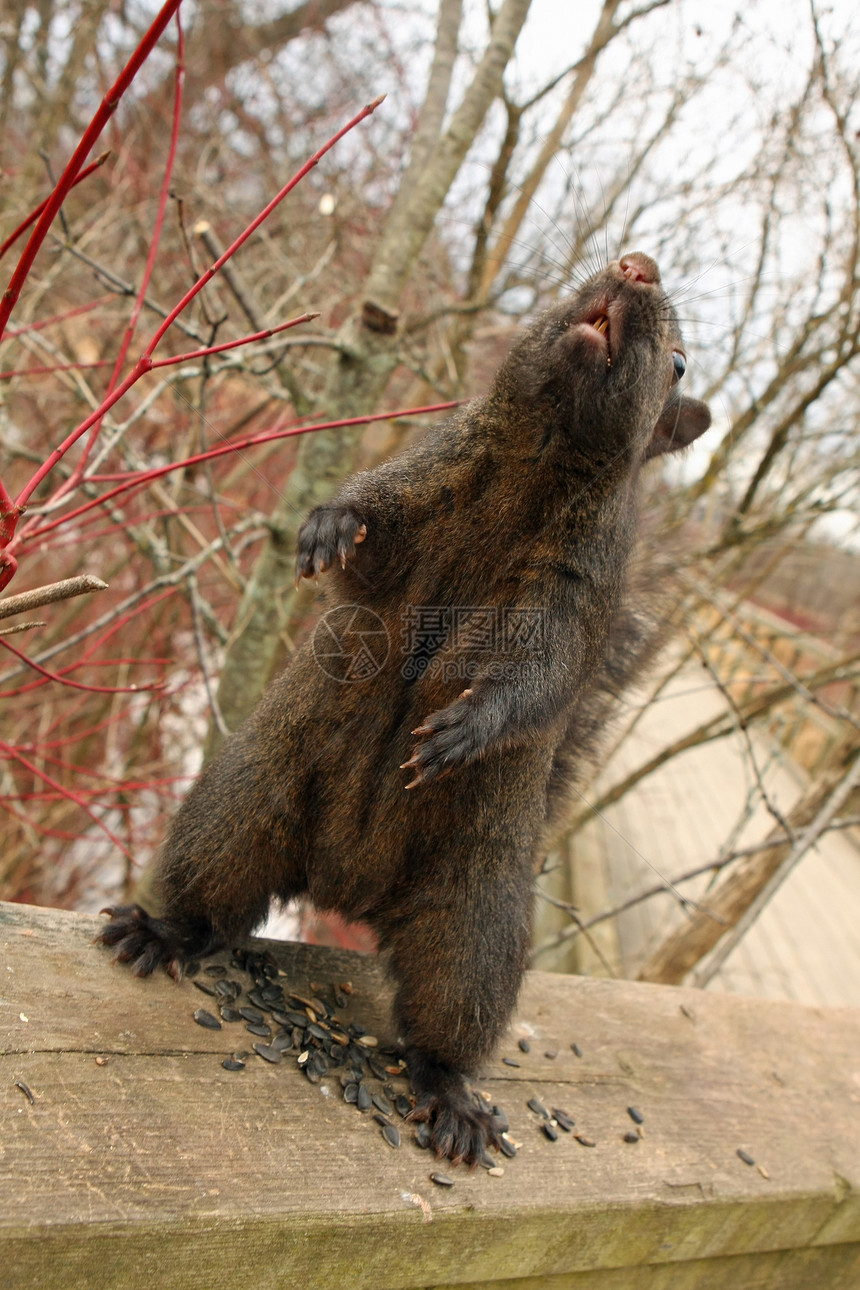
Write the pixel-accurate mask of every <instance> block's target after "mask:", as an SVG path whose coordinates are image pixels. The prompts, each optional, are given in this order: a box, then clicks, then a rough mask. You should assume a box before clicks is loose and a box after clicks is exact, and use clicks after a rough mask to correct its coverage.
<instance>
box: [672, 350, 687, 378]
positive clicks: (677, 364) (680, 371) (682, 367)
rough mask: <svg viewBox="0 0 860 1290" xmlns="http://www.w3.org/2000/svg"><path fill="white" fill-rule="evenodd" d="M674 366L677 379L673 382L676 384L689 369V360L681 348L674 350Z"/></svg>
mask: <svg viewBox="0 0 860 1290" xmlns="http://www.w3.org/2000/svg"><path fill="white" fill-rule="evenodd" d="M672 366H673V367H674V369H675V381H674V382H673V384H674V383H676V382H678V381H680V379H681V377H682V376H683V375H684V373H685V372H686V370H687V360H686V358H685V357H684V355H683V354H682V353H681V352H680V350H677V349H675V350H673V351H672Z"/></svg>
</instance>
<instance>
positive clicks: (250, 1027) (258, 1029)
mask: <svg viewBox="0 0 860 1290" xmlns="http://www.w3.org/2000/svg"><path fill="white" fill-rule="evenodd" d="M245 1029H246V1030H247V1031H248V1033H249V1034H250V1035H259V1036H260V1037H261V1039H271V1037H272V1027H271V1026H267V1025H266V1023H265V1022H262V1023H261V1024H258V1023H257V1022H256V1021H249V1022H248V1024H247V1026H246V1027H245Z"/></svg>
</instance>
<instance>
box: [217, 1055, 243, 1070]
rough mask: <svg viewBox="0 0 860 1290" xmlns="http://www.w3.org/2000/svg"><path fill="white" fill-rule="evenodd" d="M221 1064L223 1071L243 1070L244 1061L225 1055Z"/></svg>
mask: <svg viewBox="0 0 860 1290" xmlns="http://www.w3.org/2000/svg"><path fill="white" fill-rule="evenodd" d="M221 1065H222V1066H223V1067H224V1069H225V1071H243V1070H244V1069H245V1063H244V1062H240V1061H238V1060H237V1059H236V1058H235V1057H225V1058H224V1060H223V1062H222V1063H221Z"/></svg>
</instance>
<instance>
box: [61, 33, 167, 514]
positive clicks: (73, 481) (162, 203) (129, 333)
mask: <svg viewBox="0 0 860 1290" xmlns="http://www.w3.org/2000/svg"><path fill="white" fill-rule="evenodd" d="M184 83H185V37H184V36H183V34H182V22H181V21H180V18H179V14H178V13H177V15H176V77H175V80H174V85H173V126H172V128H171V131H170V147H169V148H168V151H167V162H166V164H165V167H164V177H163V179H162V181H161V192H160V193H159V197H158V211H157V213H156V216H155V228H154V230H153V234H152V240H151V242H150V244H149V254H148V255H147V257H146V264H145V265H144V268H143V277H142V279H141V283H140V289H139V290H138V293H137V299H136V300H135V302H134V306H133V308H132V311H131V317H130V318H129V320H128V326H127V327H126V329H125V334H124V335H123V338H122V341H121V343H120V347H119V353H118V354H117V357H116V362H115V363H114V369H113V372H112V373H111V378H110V380H109V381H108V387H107V390H106V391H105V396H106V397H107V396H108V395H110V394H112V393H113V390H114V388H115V387H116V383H117V381H118V380H119V374H120V372H121V371H122V369H123V367H124V366H125V359H126V355H127V354H128V351H129V347H130V345H131V342H132V339H133V338H134V333H135V330H136V328H137V322H138V319H139V318H140V314H141V310H142V309H143V302H144V300H145V299H146V292H147V289H148V287H149V283H150V279H151V278H152V271H153V269H154V268H155V260H156V256H157V255H158V247H159V244H160V242H161V232H162V229H163V227H164V213H165V211H166V210H167V200H168V198H169V196H170V182H171V179H172V177H173V168H174V166H175V165H176V149H177V147H178V145H179V125H180V122H181V120H182V87H183V85H184ZM105 410H107V409H105ZM102 420H103V418H102V417H99V419H98V420H97V421H94V422H93V425H92V428H91V430H90V437H89V439H88V441H87V445H86V447H85V448H84V451H83V452H82V453H81V459H80V461H79V462H78V464H77V466H76V467H75V469H74V470H73V471H72V473H71V475H70V476H69V478H68V479H67V480H66V482H65V483H64V484H62V485H61V486H60V488H59V489H58V490H57V492H56V494H55V496H56V497H61V496H63V495H64V494H65V493H68V492H70V491H71V490H72V489H74V488H76V487H77V485H78V483H79V482H80V480H81V478H82V477H83V473H84V468H85V467H86V464H87V461H88V460H89V455H90V453H91V452H92V448H93V444H94V443H95V441H96V439H97V438H98V435H99V431H100V430H101V424H102Z"/></svg>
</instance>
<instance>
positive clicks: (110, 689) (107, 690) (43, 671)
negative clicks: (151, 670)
mask: <svg viewBox="0 0 860 1290" xmlns="http://www.w3.org/2000/svg"><path fill="white" fill-rule="evenodd" d="M0 645H2V646H3V647H4V649H7V650H9V652H10V653H11V654H14V655H15V657H16V658H18V659H20V660H21V662H22V663H26V664H27V666H28V667H32V669H33V671H34V672H38V673H39V675H40V676H42V677H44V678H45V681H58V682H59V684H60V685H68V686H69V687H70V689H72V690H88V691H90V692H91V693H92V694H144V693H146V692H147V691H149V690H163V689H164V682H163V681H156V682H154V684H152V685H84V683H83V681H70V680H69V679H68V677H66V676H60V675H59V673H58V672H49V671H48V669H47V668H45V667H42V666H41V665H40V664H39V663H35V662H34V661H33V659H31V658H28V657H27V655H26V654H23V653H22V652H21V650H19V649H16V648H15V646H14V645H12V644H10V642H9V641H7V640H4V639H3V638H2V637H0ZM36 684H37V685H38V684H44V682H37V683H36ZM33 688H35V686H34V687H33ZM16 693H18V692H17V691H15V690H11V691H9V690H6V691H0V698H3V699H6V698H11V697H13V696H14V695H15V694H16Z"/></svg>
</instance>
